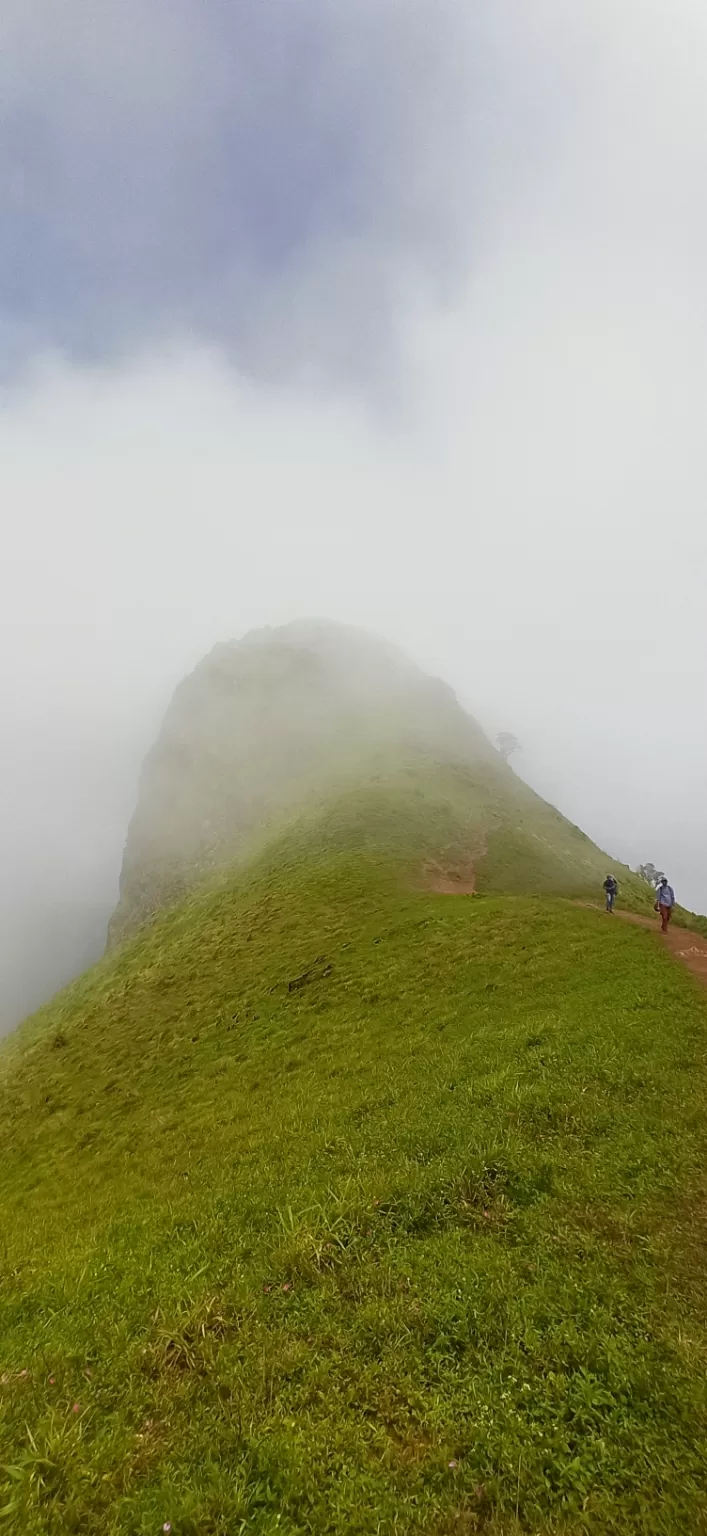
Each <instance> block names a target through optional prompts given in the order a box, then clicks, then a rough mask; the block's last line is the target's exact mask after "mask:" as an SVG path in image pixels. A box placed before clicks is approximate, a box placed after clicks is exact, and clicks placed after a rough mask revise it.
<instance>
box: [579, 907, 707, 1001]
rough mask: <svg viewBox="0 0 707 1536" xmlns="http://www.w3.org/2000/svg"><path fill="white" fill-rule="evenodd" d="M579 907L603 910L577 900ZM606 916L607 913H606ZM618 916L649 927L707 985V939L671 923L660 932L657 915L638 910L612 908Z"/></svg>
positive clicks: (676, 957)
mask: <svg viewBox="0 0 707 1536" xmlns="http://www.w3.org/2000/svg"><path fill="white" fill-rule="evenodd" d="M576 905H577V906H579V907H591V909H592V911H594V912H603V910H604V909H603V907H599V906H597V905H595V903H594V902H589V901H579V902H577V903H576ZM606 916H607V917H608V916H609V914H608V913H607V914H606ZM611 916H612V918H613V917H618V918H620V919H621V921H622V922H623V923H635V925H636V926H637V927H638V928H650V929H652V931H653V933H655V934H657V935H658V937H659V939H660V941H661V943H662V944H664V945H665V947H666V949H669V950H670V953H671V955H673V956H674V958H675V959H676V960H679V961H680V964H681V965H686V966H687V969H688V971H692V974H693V976H696V977H697V979H698V981H700V982H701V983H702V985H703V987H707V939H703V938H701V936H700V934H699V933H690V930H689V929H688V928H676V927H674V926H673V924H672V923H671V925H670V927H669V929H668V931H667V933H661V929H660V918H659V917H657V916H656V917H641V916H640V915H639V913H638V912H620V911H618V910H614V912H613V913H612V914H611Z"/></svg>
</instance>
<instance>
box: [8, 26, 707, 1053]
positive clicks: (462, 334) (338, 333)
mask: <svg viewBox="0 0 707 1536" xmlns="http://www.w3.org/2000/svg"><path fill="white" fill-rule="evenodd" d="M0 145H1V146H2V148H1V149H0V227H2V230H3V240H2V245H1V248H0V509H1V510H0V517H1V518H2V532H3V555H4V558H3V561H2V567H1V569H0V624H1V625H2V645H1V646H0V710H1V711H2V714H1V718H2V721H3V732H2V739H1V741H0V849H1V850H2V859H1V860H0V1029H2V1028H3V1027H4V1028H7V1027H8V1026H9V1025H10V1024H11V1023H13V1022H15V1021H16V1019H17V1018H18V1017H19V1016H20V1015H21V1013H23V1012H25V1011H27V1010H28V1009H29V1008H31V1007H34V1006H35V1005H36V1004H38V1003H39V1002H40V1001H41V1000H42V999H43V998H44V996H46V995H48V994H49V993H50V992H51V991H53V990H54V988H55V986H57V985H59V984H60V983H62V982H63V981H64V980H66V979H68V977H69V976H70V975H71V974H73V973H74V972H75V971H77V970H79V969H81V968H82V966H83V965H85V964H86V963H88V961H90V960H91V959H92V958H93V956H94V955H95V954H97V953H98V952H99V951H100V947H101V943H102V936H103V932H104V928H105V922H106V919H107V916H108V914H109V912H110V910H111V908H112V905H113V903H114V900H115V892H116V885H117V876H118V871H119V867H120V857H121V851H122V846H123V842H124V837H125V830H126V826H127V821H128V818H129V816H130V813H131V810H132V808H133V805H134V802H135V795H136V786H137V778H138V773H139V767H140V762H141V759H142V757H143V755H144V753H145V751H146V750H147V748H148V747H149V745H150V743H151V742H152V740H153V739H154V737H155V735H156V733H157V730H158V728H159V722H160V718H161V715H162V713H163V711H164V708H165V707H166V704H167V702H168V700H169V697H170V695H171V692H172V690H173V688H174V686H175V684H176V683H177V682H178V681H179V679H180V677H181V676H183V674H184V673H185V672H186V671H187V670H189V669H190V668H191V667H193V666H194V665H195V664H196V662H197V661H198V660H199V658H200V657H201V656H202V655H203V654H204V653H205V652H206V651H207V650H208V649H210V647H211V646H212V645H213V644H214V643H216V642H217V641H218V640H222V639H227V638H230V637H233V636H238V635H240V634H243V633H245V632H246V631H247V630H248V629H250V628H252V627H254V626H257V625H261V624H268V623H269V624H277V623H280V622H287V621H289V620H290V619H293V618H297V617H303V616H307V615H311V614H314V615H317V616H328V617H331V618H335V619H341V620H343V621H345V622H349V623H358V624H362V625H365V626H367V627H370V628H372V629H375V630H377V631H379V632H380V633H381V634H383V635H385V636H387V637H388V638H390V639H392V640H394V641H396V642H397V643H398V644H400V645H402V646H403V647H404V648H405V649H406V650H407V651H408V652H409V653H410V654H411V655H412V656H413V657H414V658H415V660H417V661H418V662H419V663H420V664H421V665H422V666H423V667H425V668H427V669H429V670H430V671H432V672H434V673H437V674H440V675H442V676H444V677H445V678H446V679H448V681H450V682H451V683H452V684H453V686H454V687H455V689H456V690H457V692H458V695H459V697H460V699H461V700H462V702H463V703H464V705H465V706H466V707H468V708H469V709H470V710H471V711H472V713H474V714H476V715H477V716H478V718H479V719H480V720H481V722H482V724H483V725H484V726H485V727H486V729H487V730H488V731H489V732H490V733H491V734H495V732H496V731H497V730H499V729H510V730H512V731H514V732H515V733H516V734H517V735H518V736H519V737H520V739H521V741H522V743H523V752H522V754H521V755H520V757H519V758H518V759H517V760H516V766H517V771H519V772H521V773H522V774H523V776H524V777H525V778H527V779H528V781H529V782H530V783H532V784H533V785H534V787H536V788H537V789H539V790H540V792H541V793H543V794H545V795H546V796H547V797H548V798H549V799H551V800H552V801H553V802H554V803H556V804H557V805H558V806H559V807H560V809H561V810H563V811H564V812H565V813H566V814H567V815H568V816H569V817H570V818H571V819H572V820H573V821H577V822H579V823H580V824H581V825H582V826H583V827H584V828H585V830H586V831H587V832H588V833H589V834H590V835H591V836H592V837H594V838H595V839H596V840H597V841H598V842H599V843H600V844H601V845H602V846H603V847H605V848H606V849H607V850H610V851H611V852H612V854H615V855H616V856H618V857H620V858H622V859H624V860H625V861H627V862H630V863H631V864H632V865H635V864H637V863H638V862H642V861H644V860H648V859H651V860H652V861H653V862H654V863H656V864H657V865H659V866H660V867H662V868H665V869H666V870H667V871H668V873H669V874H670V876H671V878H672V880H673V883H674V884H675V886H676V889H677V894H678V897H679V898H680V899H682V900H683V901H684V902H685V903H686V904H688V905H691V906H693V907H694V908H695V909H698V910H702V911H706V910H707V858H706V857H705V850H706V849H707V836H706V834H707V805H706V803H705V784H706V781H707V774H706V766H707V764H706V759H707V716H706V715H705V710H704V698H705V682H706V678H705V669H706V658H707V605H705V602H704V585H705V570H706V559H707V519H706V518H705V510H704V504H703V503H704V495H705V485H706V483H707V476H706V474H705V470H706V468H707V466H706V464H705V459H706V457H707V433H706V432H705V412H706V407H707V280H706V279H705V272H707V203H706V202H705V199H704V187H705V184H706V172H707V13H706V12H705V10H704V6H703V5H702V4H701V0H700V3H698V0H673V4H672V6H671V7H670V8H669V13H668V8H667V7H665V5H664V4H662V0H661V3H658V0H641V4H640V5H639V4H638V0H624V4H623V5H621V6H616V5H615V4H614V3H608V0H606V3H605V0H497V3H496V4H495V5H494V6H493V7H490V6H488V4H487V3H486V0H336V3H334V0H299V3H298V5H297V6H293V5H292V4H291V3H289V0H260V3H259V4H258V6H253V5H252V4H246V3H245V0H228V3H226V0H169V3H168V0H96V4H95V5H93V6H92V7H90V8H89V7H86V6H85V5H84V4H82V3H79V0H65V3H64V4H63V5H62V6H61V7H57V6H56V5H54V4H53V3H52V0H32V5H31V6H28V5H27V4H26V0H5V4H4V6H3V8H2V14H1V15H0Z"/></svg>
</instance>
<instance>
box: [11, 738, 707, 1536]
mask: <svg viewBox="0 0 707 1536" xmlns="http://www.w3.org/2000/svg"><path fill="white" fill-rule="evenodd" d="M414 756H415V763H414V766H411V765H410V764H409V763H408V764H407V765H401V766H399V768H398V770H397V773H395V772H393V771H392V769H391V773H390V774H389V775H388V777H387V778H382V779H381V781H380V782H379V783H378V784H375V783H371V782H369V781H366V782H364V783H363V784H362V785H361V786H360V787H358V788H356V789H347V790H345V791H344V792H343V793H342V794H340V795H339V796H338V797H335V798H333V799H331V800H330V801H329V803H328V805H327V806H326V808H324V809H321V810H320V811H316V810H314V809H312V810H310V811H308V812H307V813H306V814H304V815H303V816H301V817H300V819H299V820H298V821H296V822H294V823H293V824H291V825H290V826H289V827H288V828H287V830H285V831H283V832H282V833H281V834H279V835H278V836H277V837H275V838H274V839H273V840H272V841H271V842H270V843H269V844H268V846H267V847H266V848H265V849H264V850H262V851H261V853H260V854H259V855H258V857H257V858H255V859H253V860H251V862H250V863H249V864H248V866H247V867H246V868H244V869H241V870H240V871H236V873H235V874H231V875H224V876H223V877H222V878H221V879H220V881H219V882H218V883H217V884H216V885H215V886H214V887H213V888H211V889H203V890H201V891H197V892H194V893H193V894H192V895H191V896H190V897H189V898H188V899H187V900H186V901H185V902H183V903H182V905H181V906H179V907H177V908H176V909H175V910H173V911H170V912H167V913H166V914H164V915H162V916H161V917H159V918H158V919H157V920H156V921H155V922H154V923H153V924H152V925H151V926H149V927H148V928H146V929H145V930H144V931H143V932H142V933H140V934H139V935H138V936H137V937H136V938H134V939H132V940H130V941H129V942H126V943H124V944H123V945H121V946H120V947H119V948H118V949H117V950H115V951H114V952H112V953H111V954H109V955H108V956H107V957H106V959H105V960H104V961H103V962H102V963H101V965H100V966H99V967H97V968H96V970H95V971H94V972H92V973H91V974H89V975H88V976H87V977H85V978H83V979H82V980H81V981H80V982H79V983H77V984H76V985H74V986H73V987H72V988H70V989H69V990H68V991H67V992H66V993H65V994H64V995H63V996H62V997H61V998H59V999H58V1000H57V1001H56V1003H55V1004H54V1005H53V1006H52V1007H51V1008H50V1009H48V1010H45V1011H44V1012H43V1013H42V1014H41V1015H39V1016H38V1017H37V1019H35V1020H34V1021H31V1022H30V1024H28V1025H27V1026H26V1027H25V1029H24V1030H23V1031H22V1032H21V1033H20V1035H19V1036H18V1037H17V1038H16V1039H15V1040H14V1041H13V1042H12V1045H11V1047H10V1048H9V1049H6V1050H5V1052H4V1054H3V1056H2V1057H0V1231H1V1232H2V1246H1V1247H0V1286H1V1289H0V1442H1V1445H2V1450H1V1453H0V1511H1V1512H2V1513H1V1515H0V1520H1V1521H2V1522H4V1528H6V1529H7V1530H10V1531H13V1532H15V1531H16V1532H23V1533H31V1536H39V1533H42V1536H45V1533H49V1536H60V1533H61V1536H64V1533H66V1532H69V1531H77V1532H81V1533H85V1536H94V1533H96V1536H97V1533H98V1532H100V1533H101V1536H106V1533H108V1536H135V1533H148V1532H153V1531H154V1532H158V1531H160V1530H162V1529H167V1528H171V1531H172V1532H174V1533H175V1536H217V1533H218V1536H231V1533H234V1532H240V1531H243V1532H245V1531H248V1532H251V1531H252V1532H257V1533H259V1536H274V1533H275V1532H283V1531H284V1532H288V1533H291V1536H294V1533H300V1532H312V1533H336V1536H339V1533H341V1536H344V1533H350V1532H354V1533H356V1532H358V1533H374V1532H380V1533H386V1536H388V1533H389V1536H393V1533H406V1532H419V1533H423V1532H424V1533H425V1536H451V1533H468V1532H472V1531H476V1530H478V1531H487V1532H507V1533H511V1532H520V1531H521V1530H522V1531H526V1532H528V1531H529V1532H536V1533H540V1532H550V1531H553V1532H560V1531H562V1532H579V1531H582V1532H597V1533H598V1532H622V1533H625V1532H627V1531H635V1532H641V1533H644V1536H645V1533H656V1536H658V1533H673V1532H674V1533H675V1536H677V1533H678V1532H680V1533H682V1532H684V1531H687V1530H689V1531H691V1532H698V1531H700V1530H706V1529H707V1496H706V1494H705V1488H704V1454H705V1446H706V1444H707V1403H706V1401H705V1365H706V1364H707V1329H706V1327H705V1316H706V1315H707V1312H706V1309H705V1301H707V1290H706V1288H705V1282H704V1266H703V1264H702V1263H701V1259H702V1252H703V1245H704V1239H705V1231H704V1215H703V1213H704V1208H705V1205H704V1175H703V1169H704V1166H705V1154H706V1152H707V1145H706V1143H707V1132H706V1130H705V1114H704V1110H705V1099H706V1080H705V1024H706V1022H707V1017H706V1010H705V1005H704V1002H703V999H702V997H701V995H699V994H698V993H697V991H696V989H695V987H694V985H693V984H692V982H691V980H690V978H689V977H688V976H687V975H686V974H684V973H683V972H682V971H680V970H679V969H678V968H677V967H675V966H674V965H673V964H672V963H671V961H670V959H669V958H668V956H667V955H666V954H665V953H664V952H663V951H662V950H661V949H660V946H659V945H658V944H656V942H655V940H654V938H653V936H652V935H651V934H648V933H645V932H643V931H642V930H641V929H636V928H634V927H632V926H630V925H628V924H626V925H624V924H617V923H615V922H613V921H611V922H610V921H609V920H607V919H605V918H604V917H603V916H602V915H601V914H598V913H595V912H592V911H589V910H584V909H581V908H578V907H576V906H573V905H571V904H569V903H567V902H565V901H562V900H559V899H557V898H556V897H555V896H553V895H551V894H547V893H549V892H551V891H553V890H555V889H559V888H560V885H561V880H562V878H563V872H564V878H566V880H567V881H568V883H569V886H570V888H571V887H572V885H573V883H574V882H575V881H576V880H577V879H578V878H579V876H578V874H577V871H578V870H580V869H581V868H582V867H583V866H582V859H585V860H586V861H587V863H586V874H587V877H588V875H589V867H590V864H592V862H593V861H594V860H595V859H597V858H598V857H599V855H598V854H597V852H596V850H594V849H593V845H591V844H588V843H587V842H586V840H584V839H582V837H581V834H578V833H577V834H575V833H573V832H572V831H571V829H568V828H567V824H566V823H564V822H562V820H561V818H558V817H557V815H556V813H553V812H552V811H551V810H550V808H548V807H545V808H544V809H543V810H542V811H540V810H539V809H538V804H537V803H536V800H535V797H530V792H529V791H526V790H525V789H524V788H523V787H522V786H520V785H519V784H518V781H517V780H514V779H513V777H512V775H510V774H509V773H506V772H505V771H504V772H501V769H500V766H499V767H497V766H496V764H494V763H490V765H489V767H488V778H485V777H484V775H483V773H481V774H480V770H479V768H478V765H471V766H467V767H466V768H464V767H462V766H461V765H460V764H459V763H457V764H445V765H443V766H441V767H436V766H434V765H431V764H430V763H429V762H425V760H424V754H422V753H421V751H420V752H418V751H417V750H416V753H415V754H414ZM479 774H480V776H479ZM499 775H500V776H499ZM508 785H510V786H511V787H510V789H509V788H507V786H508ZM499 786H501V787H500V788H499ZM494 795H495V796H496V797H497V798H496V802H495V814H496V815H497V817H498V821H497V823H496V824H495V825H494V824H491V823H490V822H489V821H488V818H489V817H490V816H491V813H492V812H493V810H494V798H493V797H494ZM501 796H502V797H503V807H502V808H501V807H500V806H499V803H498V802H499V799H500V798H501ZM511 796H512V797H515V798H509V797H511ZM509 804H512V805H513V807H515V810H516V812H517V814H516V816H515V821H514V819H513V817H512V816H511V815H510V813H509V811H508V805H509ZM536 816H539V817H540V818H541V820H540V821H536V820H535V818H536ZM484 818H487V821H486V822H485V825H486V826H487V845H488V853H487V854H486V856H485V858H481V857H479V858H478V861H477V862H478V875H479V881H480V883H481V884H482V885H485V886H486V889H487V891H489V892H493V890H494V888H498V887H499V886H500V885H502V884H503V883H504V882H506V884H507V885H511V886H512V885H514V884H515V886H516V887H517V888H521V889H522V888H523V886H524V885H525V886H527V884H528V883H529V882H530V884H531V885H532V883H534V882H537V884H538V886H539V887H541V888H543V887H544V888H545V890H546V894H545V895H544V896H543V898H542V899H541V900H538V899H537V898H535V897H533V896H532V895H504V896H500V895H497V894H487V895H486V896H481V897H474V898H467V897H462V896H460V897H450V896H448V895H435V894H431V893H429V892H426V891H425V890H424V889H423V888H422V886H423V885H424V880H425V878H426V874H427V873H428V872H429V869H430V865H431V864H433V865H437V866H439V865H440V864H441V865H442V866H443V867H444V868H445V869H447V870H450V869H453V868H455V867H457V868H459V867H460V865H459V860H460V859H462V858H463V857H468V855H469V849H470V847H471V846H473V842H472V839H473V837H475V836H476V833H477V831H478V827H479V825H481V822H482V821H483V820H484ZM524 818H525V820H524ZM539 826H541V827H542V830H541V831H539V830H538V827H539ZM575 837H576V839H577V841H576V842H575ZM536 843H537V844H538V849H539V854H538V857H537V859H536V861H535V862H533V861H532V860H531V855H530V852H529V850H530V849H531V848H534V846H535V844H536ZM477 846H478V845H477ZM570 855H572V856H571V857H570ZM568 860H569V863H568V862H567V861H568ZM601 868H602V870H603V865H602V866H601ZM538 871H539V873H538ZM0 1528H3V1526H2V1525H1V1524H0Z"/></svg>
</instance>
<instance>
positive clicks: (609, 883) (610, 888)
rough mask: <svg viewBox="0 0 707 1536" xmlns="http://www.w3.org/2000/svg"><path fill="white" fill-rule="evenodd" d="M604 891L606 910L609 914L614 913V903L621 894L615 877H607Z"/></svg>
mask: <svg viewBox="0 0 707 1536" xmlns="http://www.w3.org/2000/svg"><path fill="white" fill-rule="evenodd" d="M604 890H605V892H606V910H607V912H613V910H614V902H615V901H616V898H617V896H618V894H619V883H618V880H617V879H616V877H615V875H607V877H606V880H605V881H604Z"/></svg>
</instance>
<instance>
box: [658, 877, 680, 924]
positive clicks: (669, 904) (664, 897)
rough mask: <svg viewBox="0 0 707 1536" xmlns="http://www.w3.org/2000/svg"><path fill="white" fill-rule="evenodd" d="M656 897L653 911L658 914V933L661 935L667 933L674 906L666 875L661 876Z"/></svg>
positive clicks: (672, 893)
mask: <svg viewBox="0 0 707 1536" xmlns="http://www.w3.org/2000/svg"><path fill="white" fill-rule="evenodd" d="M656 896H657V898H658V900H657V901H656V904H655V910H656V912H660V931H661V933H667V931H668V923H669V922H670V919H671V917H672V915H673V907H674V906H675V892H674V890H673V887H672V885H668V877H667V875H663V878H662V880H661V882H660V885H659V886H658V889H657V891H656Z"/></svg>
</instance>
